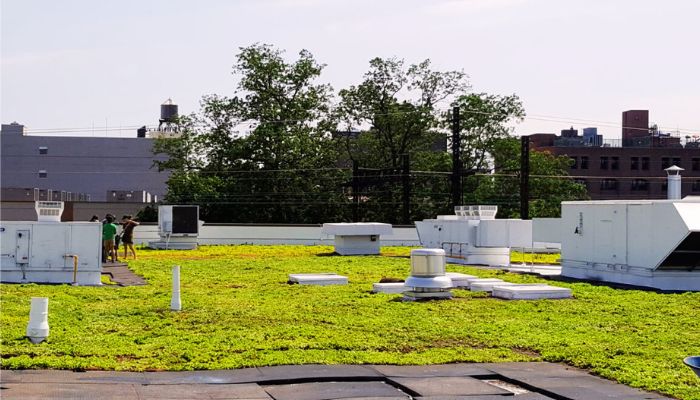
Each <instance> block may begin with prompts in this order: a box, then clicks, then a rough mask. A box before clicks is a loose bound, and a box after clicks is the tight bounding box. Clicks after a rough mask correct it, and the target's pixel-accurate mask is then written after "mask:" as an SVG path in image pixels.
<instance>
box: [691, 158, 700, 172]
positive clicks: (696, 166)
mask: <svg viewBox="0 0 700 400" xmlns="http://www.w3.org/2000/svg"><path fill="white" fill-rule="evenodd" d="M692 168H693V171H700V158H693V164H692Z"/></svg>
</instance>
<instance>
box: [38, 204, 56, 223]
mask: <svg viewBox="0 0 700 400" xmlns="http://www.w3.org/2000/svg"><path fill="white" fill-rule="evenodd" d="M34 208H35V209H36V216H37V221H40V222H61V214H63V202H62V201H37V202H35V203H34Z"/></svg>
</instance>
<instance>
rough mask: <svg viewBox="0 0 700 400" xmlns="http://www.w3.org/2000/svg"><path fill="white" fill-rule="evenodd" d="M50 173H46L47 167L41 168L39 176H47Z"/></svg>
mask: <svg viewBox="0 0 700 400" xmlns="http://www.w3.org/2000/svg"><path fill="white" fill-rule="evenodd" d="M47 175H48V174H47V173H46V170H45V169H40V170H39V178H46V176H47Z"/></svg>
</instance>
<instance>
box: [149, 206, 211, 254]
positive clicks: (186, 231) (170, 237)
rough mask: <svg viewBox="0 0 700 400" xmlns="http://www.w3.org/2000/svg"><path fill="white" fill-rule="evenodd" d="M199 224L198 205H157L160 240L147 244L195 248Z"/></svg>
mask: <svg viewBox="0 0 700 400" xmlns="http://www.w3.org/2000/svg"><path fill="white" fill-rule="evenodd" d="M199 225H200V221H199V206H193V205H181V206H159V207H158V234H159V235H160V237H161V240H159V241H156V242H150V243H149V244H148V245H149V247H151V248H155V249H178V250H191V249H196V248H197V237H198V236H199Z"/></svg>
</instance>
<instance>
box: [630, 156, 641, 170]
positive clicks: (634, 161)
mask: <svg viewBox="0 0 700 400" xmlns="http://www.w3.org/2000/svg"><path fill="white" fill-rule="evenodd" d="M630 169H631V170H635V171H636V170H639V157H632V158H631V159H630Z"/></svg>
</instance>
